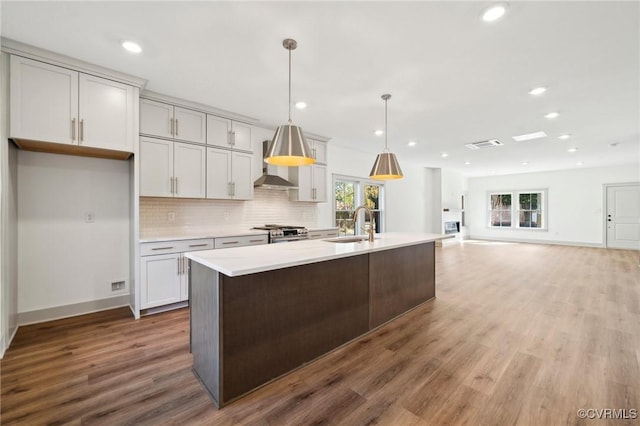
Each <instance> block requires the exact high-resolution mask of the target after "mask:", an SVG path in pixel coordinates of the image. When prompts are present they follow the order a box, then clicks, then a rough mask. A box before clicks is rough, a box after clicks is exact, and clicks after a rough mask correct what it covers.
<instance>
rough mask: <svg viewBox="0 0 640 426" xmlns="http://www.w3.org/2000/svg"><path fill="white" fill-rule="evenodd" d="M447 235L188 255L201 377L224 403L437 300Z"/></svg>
mask: <svg viewBox="0 0 640 426" xmlns="http://www.w3.org/2000/svg"><path fill="white" fill-rule="evenodd" d="M448 237H449V236H445V235H437V234H408V233H407V234H405V233H385V234H376V239H375V241H373V242H369V241H367V240H364V241H360V242H346V243H345V242H334V241H330V240H335V239H330V240H309V241H299V242H295V243H283V244H270V245H267V246H251V247H239V248H234V249H228V250H206V251H198V252H192V253H187V254H186V255H185V256H186V257H187V258H188V259H190V262H189V263H190V269H189V283H190V285H189V292H190V295H189V300H190V306H191V316H190V333H191V336H190V337H191V340H190V341H191V351H192V353H193V372H194V374H195V375H196V377H198V379H199V380H200V382H201V383H202V384H203V386H204V387H205V389H206V390H207V392H208V393H209V395H210V396H211V398H212V400H213V401H214V402H215V403H216V405H217V406H218V407H222V406H224V405H225V404H227V403H229V402H230V401H233V400H234V399H237V398H239V397H240V396H242V395H244V394H246V393H247V392H250V391H252V390H254V389H256V388H257V387H260V386H261V385H264V384H265V383H268V382H269V381H271V380H273V379H275V378H277V377H279V376H281V375H283V374H285V373H287V372H289V371H291V370H294V369H295V368H298V367H300V366H301V365H303V364H305V363H307V362H309V361H311V360H313V359H315V358H317V357H319V356H321V355H323V354H325V353H327V352H329V351H331V350H333V349H335V348H337V347H339V346H341V345H343V344H345V343H347V342H349V341H351V340H353V339H355V338H357V337H359V336H361V335H363V334H365V333H368V332H369V331H371V330H373V329H375V328H376V327H379V326H380V325H382V324H384V323H386V322H387V321H390V320H392V319H393V318H395V317H397V316H398V315H401V314H403V313H405V312H407V311H408V310H410V309H412V308H415V307H416V306H418V305H420V304H421V303H423V302H425V301H427V300H429V299H431V298H433V297H434V296H435V241H437V240H441V239H444V238H448ZM340 241H342V240H340Z"/></svg>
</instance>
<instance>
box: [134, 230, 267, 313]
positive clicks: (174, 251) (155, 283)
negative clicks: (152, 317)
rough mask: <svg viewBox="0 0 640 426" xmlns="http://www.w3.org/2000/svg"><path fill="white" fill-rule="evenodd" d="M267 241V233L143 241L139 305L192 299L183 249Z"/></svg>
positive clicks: (245, 244)
mask: <svg viewBox="0 0 640 426" xmlns="http://www.w3.org/2000/svg"><path fill="white" fill-rule="evenodd" d="M268 243H269V237H268V235H267V234H252V235H240V236H235V237H218V238H198V239H193V240H174V241H157V242H149V243H141V244H140V270H141V274H140V282H141V284H140V308H141V309H149V308H155V307H158V306H163V305H170V304H172V303H178V302H184V301H186V300H189V259H187V258H186V257H185V255H184V253H186V252H191V251H200V250H211V249H214V248H216V249H224V248H231V247H243V246H252V245H260V244H268Z"/></svg>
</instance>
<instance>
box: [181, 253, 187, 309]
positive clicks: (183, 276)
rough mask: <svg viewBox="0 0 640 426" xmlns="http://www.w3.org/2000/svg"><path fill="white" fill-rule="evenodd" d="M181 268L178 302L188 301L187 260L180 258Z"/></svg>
mask: <svg viewBox="0 0 640 426" xmlns="http://www.w3.org/2000/svg"><path fill="white" fill-rule="evenodd" d="M180 261H181V262H182V268H181V269H180V271H179V272H180V276H181V278H180V301H184V300H189V259H187V258H186V257H184V254H182V255H181V256H180Z"/></svg>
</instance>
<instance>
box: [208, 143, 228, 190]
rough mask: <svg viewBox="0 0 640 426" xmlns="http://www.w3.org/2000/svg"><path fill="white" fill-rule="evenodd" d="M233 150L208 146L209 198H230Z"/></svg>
mask: <svg viewBox="0 0 640 426" xmlns="http://www.w3.org/2000/svg"><path fill="white" fill-rule="evenodd" d="M230 174H231V151H225V150H223V149H216V148H207V198H229V197H230V195H229V194H230V190H229V177H230Z"/></svg>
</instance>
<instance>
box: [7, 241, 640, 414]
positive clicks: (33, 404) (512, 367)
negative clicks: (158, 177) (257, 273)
mask: <svg viewBox="0 0 640 426" xmlns="http://www.w3.org/2000/svg"><path fill="white" fill-rule="evenodd" d="M436 258H437V266H436V283H437V284H436V296H437V298H436V299H435V300H432V301H430V302H427V303H425V304H423V305H421V306H420V307H418V308H417V309H415V310H413V311H411V312H410V313H408V314H407V315H405V316H403V317H401V318H398V319H396V320H395V321H393V322H391V323H389V324H387V325H385V326H383V327H381V328H379V329H377V330H376V331H374V332H373V333H371V334H369V335H367V336H364V337H363V338H360V339H359V340H357V341H354V342H352V343H351V344H348V345H346V346H344V347H342V348H340V349H339V350H337V351H334V352H332V353H331V354H329V355H327V356H325V357H323V358H321V359H319V360H317V361H315V362H312V363H310V364H308V365H306V366H305V367H303V368H301V369H299V370H297V371H295V372H293V373H292V374H290V375H288V376H285V377H283V378H281V379H279V380H277V381H275V382H273V383H271V384H269V385H267V386H265V387H263V388H261V389H259V390H258V391H256V392H254V393H252V394H249V395H247V396H246V397H244V398H242V399H240V400H238V401H236V402H234V403H232V404H230V405H229V406H227V407H225V408H224V409H222V410H217V409H216V408H215V407H214V406H213V404H212V403H211V402H210V400H209V399H208V397H207V396H206V394H205V393H204V392H203V391H202V389H201V387H200V384H199V383H198V382H197V381H196V379H195V377H194V376H193V374H192V373H191V356H190V354H189V348H188V343H189V342H188V338H189V330H188V311H187V310H186V309H182V310H178V311H173V312H168V313H163V314H158V315H153V316H149V317H145V318H143V319H141V320H139V321H134V320H133V319H132V317H131V315H130V313H129V311H128V310H127V309H118V310H113V311H108V312H102V313H96V314H92V315H86V316H82V317H76V318H69V319H64V320H60V321H54V322H49V323H43V324H37V325H32V326H27V327H22V328H20V329H19V332H18V334H17V336H16V338H15V340H14V342H13V344H12V346H11V348H10V349H9V350H8V351H7V353H6V354H5V358H4V359H3V360H2V362H1V364H0V368H1V370H2V371H1V380H2V384H1V385H2V391H1V397H2V400H1V418H0V422H1V423H2V424H3V425H5V424H6V425H9V424H28V425H37V424H91V425H94V424H95V425H100V424H107V425H119V424H135V425H140V424H154V425H156V424H207V425H268V424H273V425H308V424H342V425H373V424H378V425H394V426H395V425H423V426H424V425H453V424H455V425H458V424H459V425H465V424H469V425H565V424H568V425H574V424H589V425H602V424H612V425H613V424H615V425H624V424H636V425H637V424H638V423H640V420H638V419H618V420H614V419H611V417H612V416H613V414H612V413H609V417H610V419H608V420H598V419H580V418H579V417H578V416H577V411H578V409H581V408H582V409H599V410H602V409H615V410H620V409H625V410H627V411H626V412H616V413H617V414H618V415H624V414H626V417H633V413H634V412H633V411H631V410H637V412H638V415H640V267H639V258H638V252H633V251H622V250H604V249H593V248H581V247H563V246H545V245H527V244H509V243H489V242H477V243H465V244H464V245H463V246H448V247H445V248H443V249H438V250H437V253H436ZM588 414H589V415H591V416H594V415H596V414H597V413H596V412H594V411H592V412H589V413H588Z"/></svg>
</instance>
